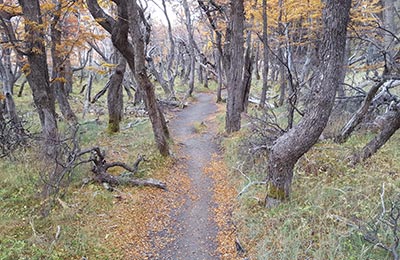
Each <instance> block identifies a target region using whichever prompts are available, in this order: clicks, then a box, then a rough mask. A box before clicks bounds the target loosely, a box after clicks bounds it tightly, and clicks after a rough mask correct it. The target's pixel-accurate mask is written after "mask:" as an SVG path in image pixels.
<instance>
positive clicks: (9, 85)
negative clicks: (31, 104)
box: [0, 47, 22, 130]
mask: <svg viewBox="0 0 400 260" xmlns="http://www.w3.org/2000/svg"><path fill="white" fill-rule="evenodd" d="M0 74H1V78H2V80H3V93H4V96H5V105H6V106H5V108H6V111H5V112H6V113H7V114H8V115H9V117H10V120H11V122H12V124H13V126H14V127H16V129H21V130H22V125H21V120H20V118H19V116H18V114H17V109H16V106H15V102H14V98H13V86H14V83H15V81H16V79H15V78H14V75H13V73H12V69H11V49H10V48H6V47H3V57H2V61H0ZM1 105H2V104H1Z"/></svg>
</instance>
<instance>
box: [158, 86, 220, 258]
mask: <svg viewBox="0 0 400 260" xmlns="http://www.w3.org/2000/svg"><path fill="white" fill-rule="evenodd" d="M213 98H214V97H213V96H212V95H210V94H204V93H199V94H197V95H196V99H197V102H196V103H194V104H192V105H190V106H189V107H188V108H186V109H184V110H182V111H181V112H179V113H178V114H177V117H176V118H175V119H174V120H173V121H172V122H171V124H170V128H171V132H172V136H174V138H175V140H176V142H178V144H179V146H180V151H179V152H178V154H177V156H178V158H182V159H183V160H182V163H183V165H182V166H183V167H182V170H184V171H186V173H187V175H188V178H189V180H190V189H189V192H188V194H182V196H181V199H183V200H184V201H185V202H184V204H183V206H182V207H181V208H179V209H176V210H175V212H172V215H171V216H170V217H171V218H172V232H171V233H170V234H167V235H169V236H172V239H171V240H172V242H170V243H169V244H167V245H166V247H165V248H164V249H163V250H162V251H161V252H160V253H159V254H158V255H159V256H160V258H159V259H185V260H186V259H188V260H189V259H202V260H203V259H219V258H220V257H219V256H218V255H217V253H216V250H217V241H216V236H217V232H218V227H217V224H216V223H215V221H214V212H213V208H214V207H215V202H213V185H214V184H213V180H212V179H211V178H210V177H209V176H207V175H206V173H205V168H206V167H207V166H208V165H209V164H210V162H211V161H212V156H213V154H215V153H217V152H218V147H217V145H216V144H215V140H214V137H215V132H213V130H212V129H213V128H209V127H208V125H207V124H208V122H207V118H209V117H210V116H212V115H213V114H214V113H216V111H217V106H216V105H215V103H214V100H213ZM203 128H204V131H201V129H203ZM163 235H164V236H165V235H166V234H163Z"/></svg>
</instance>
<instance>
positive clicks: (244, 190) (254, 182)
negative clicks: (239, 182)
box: [234, 163, 267, 197]
mask: <svg viewBox="0 0 400 260" xmlns="http://www.w3.org/2000/svg"><path fill="white" fill-rule="evenodd" d="M242 166H243V163H242ZM234 170H236V171H238V172H240V174H242V176H243V177H245V178H246V179H247V181H248V183H247V184H246V186H244V188H243V189H242V190H241V191H240V192H239V193H238V195H237V197H240V196H241V195H242V194H243V193H245V192H246V191H247V189H249V188H250V187H251V186H253V185H266V184H267V182H266V181H252V180H251V179H250V177H249V176H247V175H246V174H244V172H243V171H242V170H241V169H239V168H234Z"/></svg>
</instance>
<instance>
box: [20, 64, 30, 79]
mask: <svg viewBox="0 0 400 260" xmlns="http://www.w3.org/2000/svg"><path fill="white" fill-rule="evenodd" d="M21 71H22V72H23V73H24V74H25V76H28V75H29V74H30V73H31V66H30V65H29V63H25V64H24V66H22V68H21Z"/></svg>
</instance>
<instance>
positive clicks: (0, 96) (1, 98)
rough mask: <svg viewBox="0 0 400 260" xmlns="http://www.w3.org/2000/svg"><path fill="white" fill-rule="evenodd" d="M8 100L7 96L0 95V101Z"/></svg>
mask: <svg viewBox="0 0 400 260" xmlns="http://www.w3.org/2000/svg"><path fill="white" fill-rule="evenodd" d="M4 99H6V96H4V95H3V94H1V93H0V101H1V100H4Z"/></svg>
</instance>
